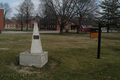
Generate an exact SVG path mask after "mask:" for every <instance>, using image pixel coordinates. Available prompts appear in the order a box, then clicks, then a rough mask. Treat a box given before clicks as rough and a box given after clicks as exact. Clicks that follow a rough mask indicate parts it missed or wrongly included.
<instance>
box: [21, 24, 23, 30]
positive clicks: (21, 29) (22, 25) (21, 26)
mask: <svg viewBox="0 0 120 80" xmlns="http://www.w3.org/2000/svg"><path fill="white" fill-rule="evenodd" d="M21 31H23V23H22V22H21Z"/></svg>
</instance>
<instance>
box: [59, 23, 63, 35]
mask: <svg viewBox="0 0 120 80" xmlns="http://www.w3.org/2000/svg"><path fill="white" fill-rule="evenodd" d="M60 35H63V26H62V25H61V26H60Z"/></svg>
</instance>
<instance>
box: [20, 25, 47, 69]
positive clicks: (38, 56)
mask: <svg viewBox="0 0 120 80" xmlns="http://www.w3.org/2000/svg"><path fill="white" fill-rule="evenodd" d="M47 62H48V52H47V51H43V50H42V46H41V39H40V35H39V31H38V25H37V23H34V30H33V35H32V44H31V50H30V51H25V52H22V53H20V65H24V66H35V67H40V68H41V67H43V66H44V65H45V64H46V63H47Z"/></svg>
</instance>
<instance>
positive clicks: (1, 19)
mask: <svg viewBox="0 0 120 80" xmlns="http://www.w3.org/2000/svg"><path fill="white" fill-rule="evenodd" d="M0 30H1V31H4V9H0Z"/></svg>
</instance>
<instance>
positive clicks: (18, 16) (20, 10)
mask: <svg viewBox="0 0 120 80" xmlns="http://www.w3.org/2000/svg"><path fill="white" fill-rule="evenodd" d="M16 10H17V11H18V14H15V17H16V20H17V22H18V23H20V24H21V31H22V30H23V25H24V22H25V18H24V8H23V7H22V4H21V3H20V4H19V6H18V8H17V9H16Z"/></svg>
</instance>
